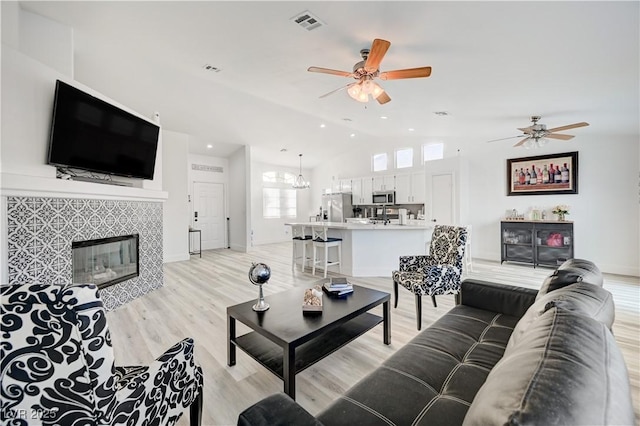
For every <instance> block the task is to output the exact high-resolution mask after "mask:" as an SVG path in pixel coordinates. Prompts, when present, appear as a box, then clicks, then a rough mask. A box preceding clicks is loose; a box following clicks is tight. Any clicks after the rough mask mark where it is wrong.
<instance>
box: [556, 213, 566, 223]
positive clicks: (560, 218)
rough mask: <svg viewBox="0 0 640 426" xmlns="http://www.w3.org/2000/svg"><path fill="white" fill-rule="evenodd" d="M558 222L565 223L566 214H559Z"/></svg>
mask: <svg viewBox="0 0 640 426" xmlns="http://www.w3.org/2000/svg"><path fill="white" fill-rule="evenodd" d="M558 220H559V221H560V222H564V220H565V213H558Z"/></svg>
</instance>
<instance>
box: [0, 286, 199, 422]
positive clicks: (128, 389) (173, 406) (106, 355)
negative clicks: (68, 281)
mask: <svg viewBox="0 0 640 426" xmlns="http://www.w3.org/2000/svg"><path fill="white" fill-rule="evenodd" d="M0 291H1V295H2V310H1V313H2V320H1V321H2V332H1V337H2V340H1V342H0V356H1V361H0V363H1V368H2V370H1V374H2V375H1V377H0V378H1V380H2V382H1V384H0V388H1V389H0V391H1V396H2V398H1V399H2V407H1V414H2V420H3V424H8V425H32V424H43V425H117V424H122V425H125V424H126V425H138V424H143V423H144V424H146V425H173V424H175V423H176V422H177V421H178V419H179V418H180V416H181V415H182V412H183V411H184V410H185V409H186V408H187V407H190V411H191V413H190V415H191V417H190V421H191V425H199V424H200V420H201V414H202V386H203V379H202V369H201V368H200V366H198V365H196V364H195V362H194V359H193V340H191V339H184V340H183V341H181V342H178V343H177V344H175V345H174V346H173V347H172V348H171V349H169V350H168V351H166V352H165V353H164V354H163V355H162V356H160V357H159V358H158V359H156V360H155V361H154V362H152V363H151V364H150V365H149V366H137V367H116V366H114V356H113V348H112V347H111V337H110V334H109V329H108V327H107V321H106V316H105V311H104V308H103V306H102V301H101V300H100V298H99V297H98V292H97V288H96V287H95V286H94V285H93V284H80V285H70V286H62V285H41V284H23V285H3V286H0ZM5 422H6V423H5Z"/></svg>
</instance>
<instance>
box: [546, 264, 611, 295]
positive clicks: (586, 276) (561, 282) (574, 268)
mask: <svg viewBox="0 0 640 426" xmlns="http://www.w3.org/2000/svg"><path fill="white" fill-rule="evenodd" d="M578 282H587V283H590V284H593V285H596V286H600V287H602V283H603V279H602V272H600V269H598V267H597V266H596V265H595V264H594V263H593V262H591V261H588V260H584V259H569V260H567V261H565V262H564V263H563V264H562V265H560V266H559V267H558V269H556V270H555V271H554V272H553V274H551V275H549V276H548V277H547V278H546V279H545V280H544V282H543V283H542V287H540V291H538V296H537V298H538V299H539V298H541V297H542V296H544V295H546V294H547V293H550V292H552V291H555V290H557V289H560V288H562V287H565V286H568V285H571V284H575V283H578Z"/></svg>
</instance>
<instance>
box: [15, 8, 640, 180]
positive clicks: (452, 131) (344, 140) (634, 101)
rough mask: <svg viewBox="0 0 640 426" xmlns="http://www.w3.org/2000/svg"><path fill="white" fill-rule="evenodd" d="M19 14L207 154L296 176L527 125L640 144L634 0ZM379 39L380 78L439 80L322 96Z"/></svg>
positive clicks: (474, 146) (471, 146) (470, 141)
mask: <svg viewBox="0 0 640 426" xmlns="http://www.w3.org/2000/svg"><path fill="white" fill-rule="evenodd" d="M21 7H23V8H24V9H25V10H28V11H31V12H33V13H37V14H40V15H42V16H45V17H48V18H50V19H53V20H55V21H58V22H60V23H62V24H65V25H68V26H70V27H72V28H73V29H74V39H75V41H74V49H75V55H74V61H75V78H76V79H77V80H78V81H80V82H81V83H83V84H86V85H87V86H89V87H91V88H93V89H95V90H97V91H99V92H101V93H103V94H105V95H107V96H109V97H111V98H113V99H115V100H116V101H118V102H120V103H122V104H125V105H127V106H129V107H131V108H133V109H135V110H137V111H139V112H141V113H148V114H149V115H151V113H152V112H154V111H159V112H160V115H161V122H162V125H163V126H164V127H165V128H167V129H169V130H174V131H178V132H183V133H187V134H189V135H190V136H191V142H190V144H191V146H190V149H191V151H192V152H195V153H202V154H213V155H219V156H226V155H229V153H231V152H233V151H234V150H235V149H237V148H238V147H239V146H240V145H245V144H249V145H252V146H253V150H254V153H255V155H256V156H258V157H260V158H262V159H263V160H264V161H266V162H270V163H274V164H282V165H288V166H297V164H298V157H297V155H298V153H304V155H305V167H313V166H315V165H317V164H320V163H322V162H325V161H330V159H331V158H332V157H333V156H334V155H335V154H336V152H339V151H344V150H352V149H355V150H362V151H363V152H368V151H367V147H368V146H371V145H372V144H380V143H386V144H388V145H389V147H395V146H398V147H400V146H406V145H407V144H409V143H417V142H421V143H422V142H430V141H435V140H440V141H444V142H445V143H450V144H455V146H456V147H457V148H460V149H463V150H466V151H467V152H474V150H505V149H512V148H511V146H512V145H513V144H514V143H515V142H517V141H518V139H512V140H506V141H501V142H494V143H491V144H487V143H486V141H487V140H491V139H497V138H503V137H509V136H516V135H518V134H519V133H520V132H518V131H517V130H516V128H517V127H525V126H527V125H529V124H530V123H529V117H530V116H531V115H542V117H543V119H542V120H541V122H543V123H545V124H547V125H548V126H549V127H555V126H560V125H564V124H569V123H575V122H579V121H587V122H589V123H590V124H591V125H590V126H589V127H585V128H581V129H576V130H573V131H571V132H568V133H571V134H574V135H576V138H575V139H574V140H573V141H575V142H571V143H579V139H580V136H583V137H585V136H587V135H589V136H597V137H602V138H603V141H605V140H606V141H611V140H615V137H616V136H617V135H624V136H629V135H638V133H639V129H638V115H639V105H638V104H639V82H638V80H639V78H638V76H639V28H638V27H639V9H640V8H639V3H638V2H608V1H607V2H503V1H500V2H482V1H473V2H457V1H452V2H444V1H434V2H428V1H423V2H419V1H409V2H400V1H375V2H363V1H351V2H342V1H323V2H299V1H283V2H272V1H257V2H246V1H238V2H231V1H224V2H223V1H194V2H189V1H175V2H170V1H161V2H152V1H144V2H128V1H122V2H93V1H85V2H76V1H72V2H56V1H45V2H32V1H28V2H22V3H21ZM304 11H310V12H311V13H312V14H313V15H315V16H317V17H318V18H319V19H320V20H321V22H322V23H323V25H322V26H320V27H319V28H316V29H314V30H312V31H308V30H306V29H304V28H302V27H300V26H299V25H297V24H296V23H295V22H294V21H293V20H292V19H291V18H293V17H294V16H297V15H298V14H299V13H300V12H304ZM374 38H382V39H386V40H389V41H390V42H391V47H390V49H389V50H388V52H387V54H386V56H385V58H384V60H383V62H382V65H381V70H382V71H384V70H394V69H399V68H412V67H419V66H431V67H432V68H433V72H432V75H431V77H429V78H420V79H411V80H394V81H383V82H380V83H381V85H382V86H383V87H384V88H385V89H386V90H387V92H388V94H389V95H390V97H391V99H392V101H391V102H389V103H387V104H385V105H379V104H378V103H377V102H369V103H367V104H362V103H359V102H356V101H354V100H352V99H351V98H349V97H348V95H347V94H346V92H345V91H344V90H343V91H339V92H337V93H335V94H333V95H331V96H328V97H326V98H322V99H320V98H319V96H320V95H322V94H325V93H327V92H330V91H332V90H334V89H337V88H339V87H341V86H344V85H346V84H347V83H349V82H350V81H353V80H349V79H346V78H344V77H338V76H332V75H323V74H315V73H310V72H307V68H308V67H309V66H312V65H313V66H320V67H326V68H333V69H338V70H346V71H350V70H351V68H352V66H353V65H354V64H355V63H356V62H358V61H359V60H360V53H359V52H360V50H361V49H363V48H368V47H370V45H371V42H372V40H373V39H374ZM205 65H210V66H212V67H215V68H217V69H218V71H217V72H215V71H207V70H205V68H204V66H205ZM439 111H446V112H447V113H448V114H449V115H447V116H439V115H436V114H435V112H439ZM381 116H385V117H387V118H386V119H382V118H381ZM321 124H324V127H323V128H321V127H320V126H321ZM409 129H413V130H411V131H410V130H409ZM351 135H354V136H351ZM207 144H211V145H212V146H213V148H212V149H207V148H206V145H207ZM282 148H286V149H287V152H280V150H281V149H282ZM514 149H515V148H514Z"/></svg>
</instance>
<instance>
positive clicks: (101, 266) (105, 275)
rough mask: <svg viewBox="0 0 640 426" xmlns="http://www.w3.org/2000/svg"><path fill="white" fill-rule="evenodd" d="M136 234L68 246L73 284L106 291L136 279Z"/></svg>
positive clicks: (137, 236)
mask: <svg viewBox="0 0 640 426" xmlns="http://www.w3.org/2000/svg"><path fill="white" fill-rule="evenodd" d="M138 245H139V235H138V234H133V235H123V236H119V237H111V238H100V239H97V240H89V241H74V242H72V243H71V251H72V254H73V259H72V268H73V282H74V283H94V284H96V285H97V286H98V288H105V287H109V286H111V285H114V284H117V283H119V282H122V281H125V280H128V279H131V278H135V277H137V276H138V272H139V268H140V266H139V263H138Z"/></svg>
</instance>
